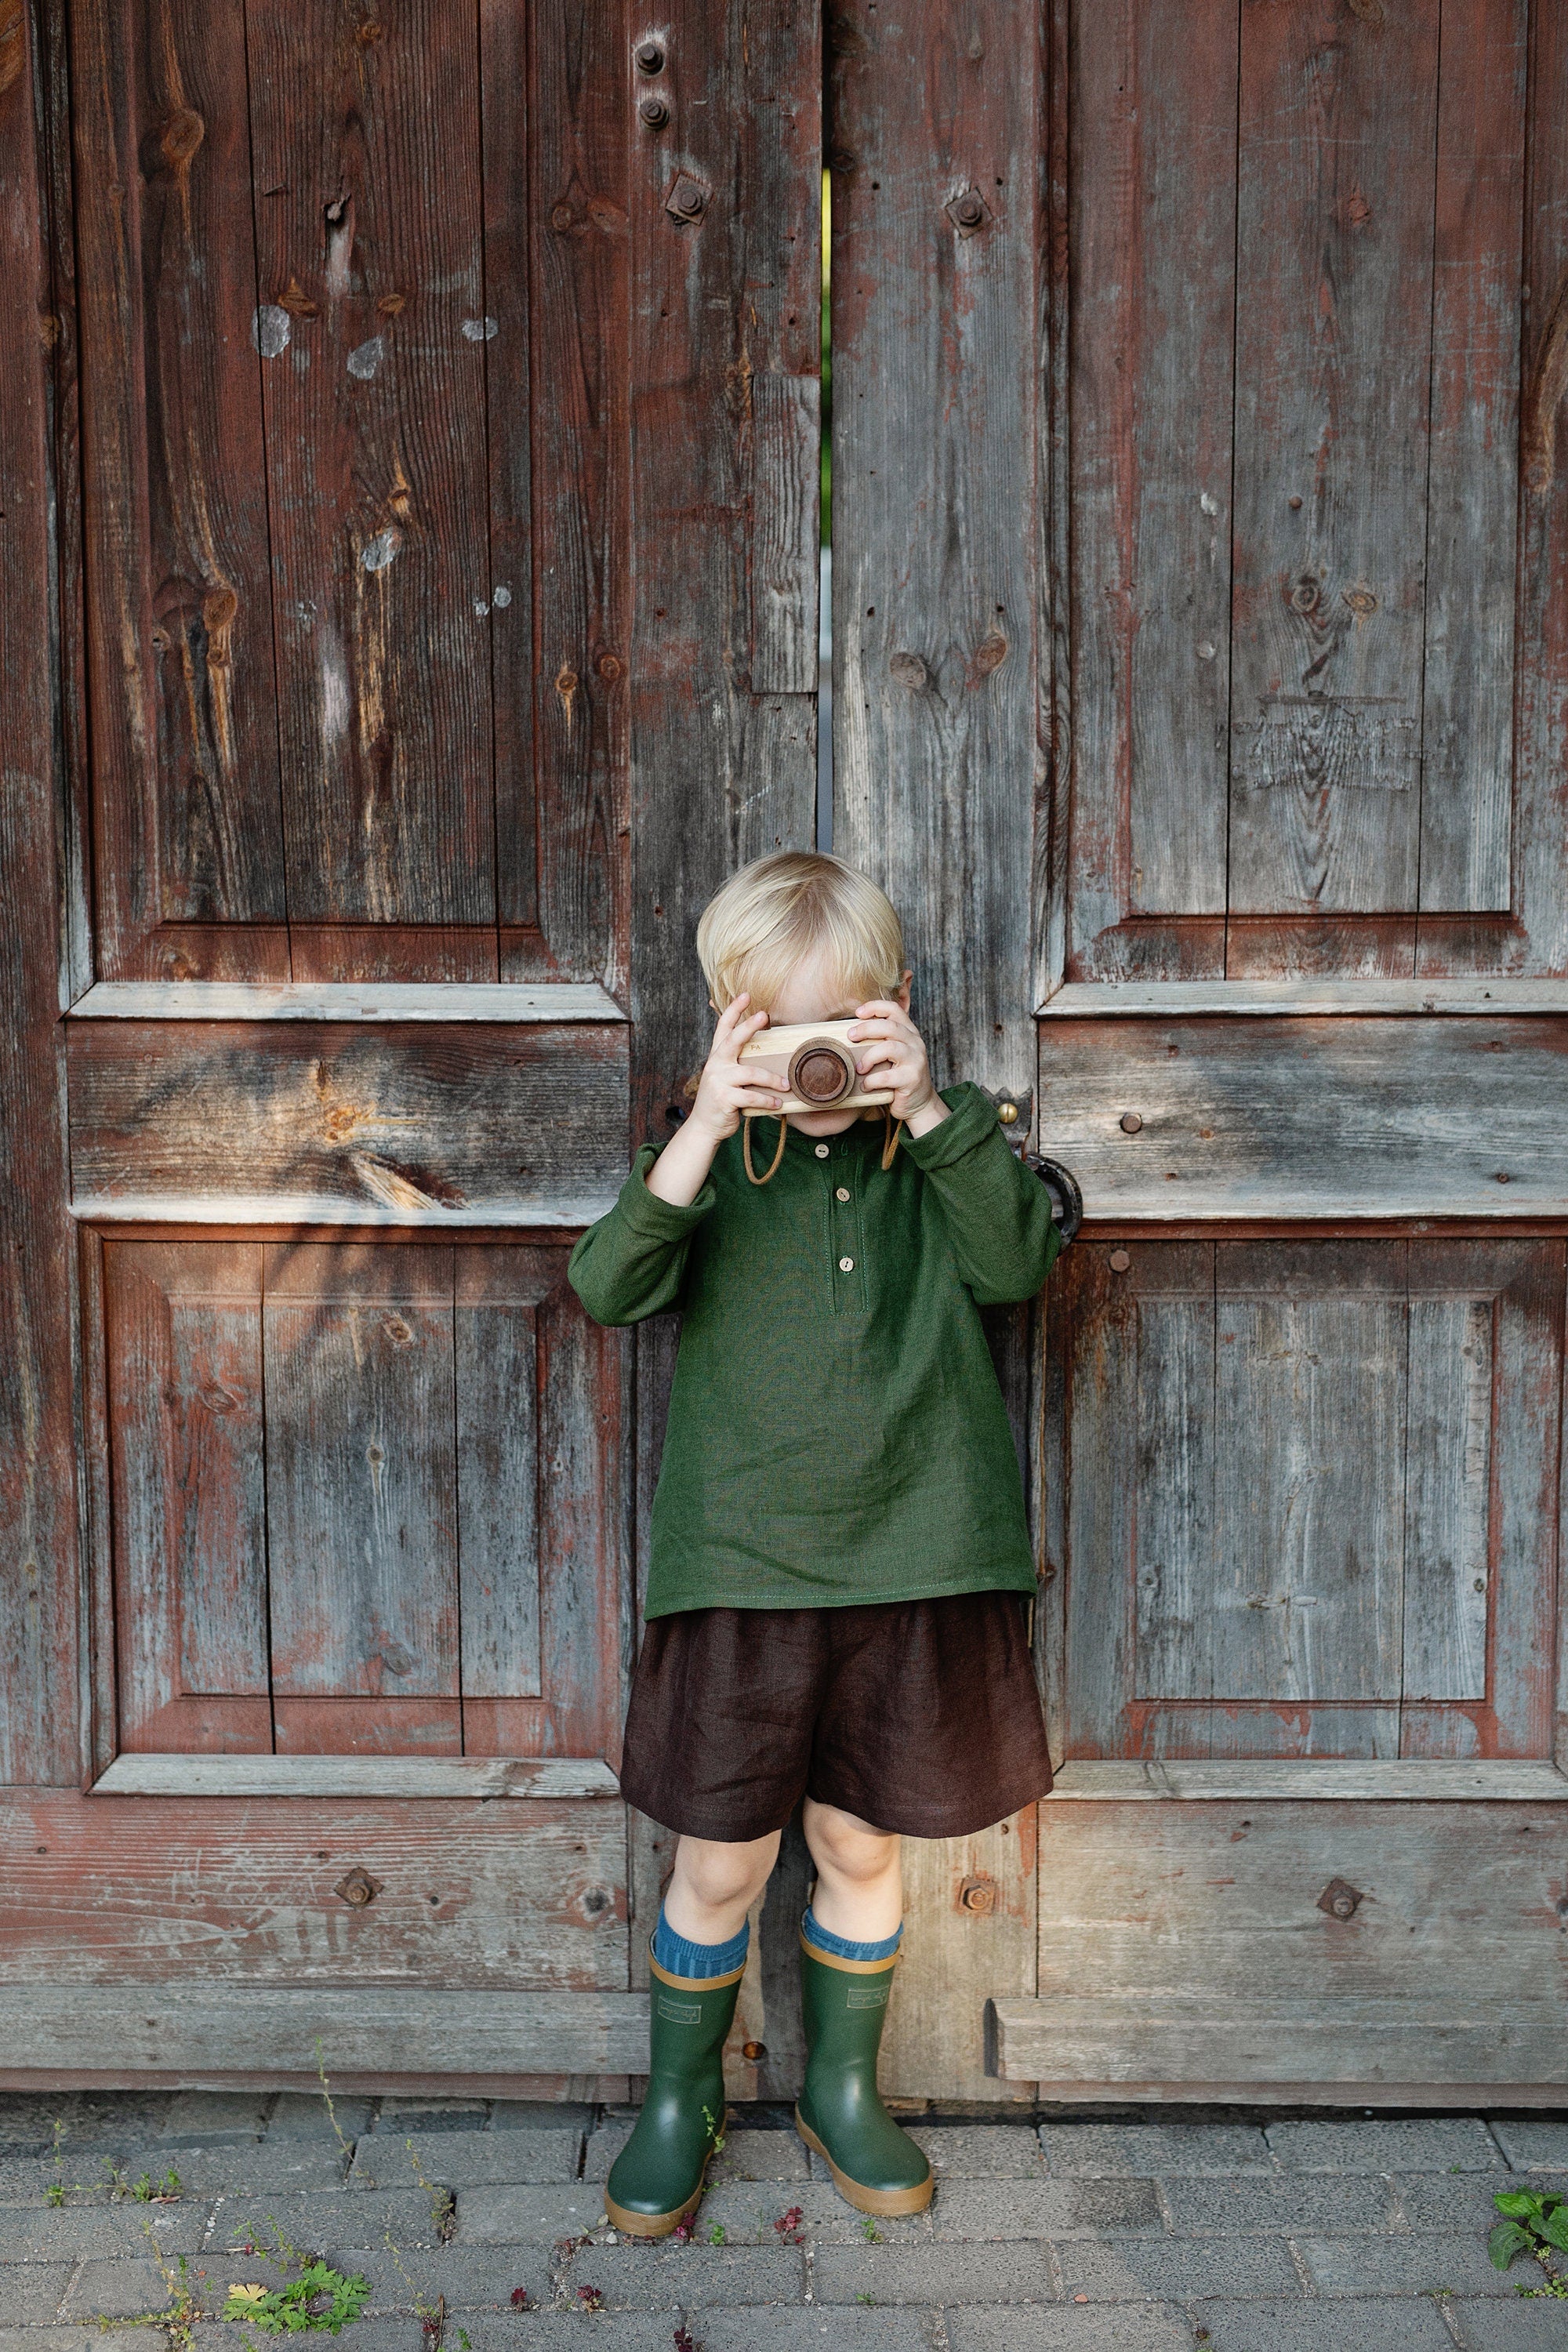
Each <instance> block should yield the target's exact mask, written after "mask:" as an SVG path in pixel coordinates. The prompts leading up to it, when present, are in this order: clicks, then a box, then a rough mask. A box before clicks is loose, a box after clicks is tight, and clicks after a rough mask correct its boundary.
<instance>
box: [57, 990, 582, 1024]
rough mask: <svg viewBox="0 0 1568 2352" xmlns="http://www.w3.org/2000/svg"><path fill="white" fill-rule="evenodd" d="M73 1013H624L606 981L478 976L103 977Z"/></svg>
mask: <svg viewBox="0 0 1568 2352" xmlns="http://www.w3.org/2000/svg"><path fill="white" fill-rule="evenodd" d="M67 1018H68V1019H69V1020H72V1021H451V1022H462V1021H492V1022H493V1021H501V1022H545V1021H625V1020H626V1013H624V1012H623V1011H622V1009H621V1007H620V1006H619V1005H618V1004H617V1003H616V1000H615V998H614V997H613V996H612V995H611V994H610V993H609V991H608V990H607V989H604V988H600V987H598V986H596V985H595V983H593V982H577V981H562V982H552V983H551V984H550V985H548V986H544V985H541V986H539V987H535V988H521V987H516V986H513V985H510V984H509V983H506V982H490V981H477V982H461V983H454V984H453V985H450V986H447V985H444V984H439V983H436V982H395V983H394V982H374V983H372V982H367V983H366V984H365V985H364V986H363V987H359V986H356V985H355V984H354V983H353V982H349V981H330V982H329V981H322V982H298V983H296V982H289V983H278V984H268V983H266V982H249V981H228V980H184V981H141V980H100V981H99V982H97V984H96V985H95V986H94V987H92V988H89V990H88V992H87V993H86V995H85V996H80V997H79V998H78V999H77V1001H76V1003H74V1004H73V1005H72V1006H71V1008H70V1010H69V1013H68V1015H67Z"/></svg>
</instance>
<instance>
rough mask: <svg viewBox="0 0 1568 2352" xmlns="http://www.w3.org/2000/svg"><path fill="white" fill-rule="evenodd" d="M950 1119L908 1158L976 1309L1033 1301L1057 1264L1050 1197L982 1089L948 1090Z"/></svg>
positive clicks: (907, 1144) (909, 1144)
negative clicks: (937, 1211)
mask: <svg viewBox="0 0 1568 2352" xmlns="http://www.w3.org/2000/svg"><path fill="white" fill-rule="evenodd" d="M942 1100H943V1102H944V1103H946V1105H947V1107H948V1109H949V1111H950V1113H951V1114H952V1115H951V1117H949V1118H944V1119H943V1120H942V1124H941V1126H940V1127H933V1128H931V1129H930V1130H929V1131H928V1132H927V1133H926V1134H924V1135H921V1136H910V1135H907V1134H906V1135H905V1137H904V1139H903V1140H902V1142H901V1144H900V1150H903V1151H907V1152H908V1153H909V1155H910V1159H911V1160H913V1161H914V1163H915V1165H916V1167H917V1168H919V1169H920V1171H921V1173H922V1175H923V1176H924V1177H925V1180H926V1182H927V1184H928V1185H929V1186H930V1188H931V1191H932V1192H934V1193H935V1194H936V1196H937V1199H938V1200H939V1201H940V1202H941V1203H942V1214H943V1216H944V1218H945V1220H946V1223H947V1229H948V1234H949V1236H950V1238H951V1240H952V1248H953V1255H954V1256H955V1257H956V1258H957V1260H958V1270H959V1273H960V1275H961V1276H963V1281H964V1283H965V1284H966V1285H967V1286H968V1288H969V1291H970V1293H971V1295H972V1297H973V1299H974V1302H975V1304H976V1306H979V1307H1000V1306H1004V1305H1011V1304H1012V1303H1013V1302H1014V1301H1016V1300H1017V1299H1020V1298H1032V1297H1034V1295H1035V1293H1036V1291H1037V1290H1038V1289H1039V1287H1040V1286H1041V1284H1042V1283H1043V1282H1044V1281H1045V1278H1046V1276H1047V1274H1048V1273H1049V1272H1050V1270H1051V1266H1052V1265H1053V1264H1054V1263H1055V1260H1056V1256H1057V1253H1058V1250H1059V1249H1060V1247H1061V1235H1060V1234H1059V1233H1058V1230H1057V1227H1056V1225H1055V1224H1054V1223H1052V1220H1051V1201H1050V1195H1049V1193H1048V1192H1047V1190H1046V1188H1045V1186H1044V1185H1043V1184H1042V1183H1041V1182H1040V1180H1039V1178H1038V1177H1037V1176H1036V1175H1035V1174H1034V1173H1033V1172H1032V1171H1030V1170H1029V1169H1027V1168H1026V1167H1025V1166H1024V1165H1023V1163H1022V1161H1021V1160H1017V1159H1016V1157H1015V1156H1014V1154H1013V1152H1012V1150H1010V1149H1009V1147H1008V1143H1007V1139H1006V1137H1005V1134H1004V1133H1003V1131H1002V1124H1001V1121H1000V1120H999V1119H998V1118H997V1116H996V1107H995V1105H994V1103H993V1102H992V1101H991V1100H990V1099H989V1097H987V1096H985V1095H984V1094H983V1093H982V1092H981V1090H980V1088H979V1087H976V1086H971V1085H968V1084H964V1085H963V1086H956V1087H943V1088H942Z"/></svg>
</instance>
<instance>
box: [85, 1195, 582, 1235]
mask: <svg viewBox="0 0 1568 2352" xmlns="http://www.w3.org/2000/svg"><path fill="white" fill-rule="evenodd" d="M615 1204H616V1195H615V1193H614V1192H590V1193H587V1194H584V1196H583V1197H582V1198H581V1199H575V1200H573V1199H565V1200H559V1201H541V1200H527V1199H524V1200H521V1201H519V1202H518V1203H517V1205H516V1206H515V1207H514V1208H508V1207H507V1206H505V1205H504V1204H498V1203H496V1202H489V1203H488V1204H487V1203H477V1204H476V1205H474V1206H473V1207H471V1208H461V1209H449V1208H447V1207H445V1206H444V1205H443V1204H442V1203H441V1202H436V1201H433V1202H429V1203H428V1205H427V1206H426V1207H425V1208H422V1209H415V1208H407V1209H405V1208H394V1207H391V1206H390V1205H388V1206H382V1205H378V1204H376V1203H374V1202H355V1201H335V1200H333V1199H331V1196H330V1195H328V1194H326V1193H321V1192H310V1193H304V1192H268V1193H254V1194H252V1193H245V1192H237V1193H235V1194H234V1195H232V1197H231V1196H230V1195H228V1194H226V1193H222V1194H219V1193H214V1194H211V1195H208V1196H206V1197H205V1198H203V1197H201V1196H199V1195H196V1194H191V1193H184V1194H180V1195H178V1196H174V1195H170V1194H164V1193H137V1192H129V1193H108V1192H87V1193H82V1194H80V1195H79V1196H78V1198H77V1199H76V1200H74V1201H72V1202H71V1203H70V1213H71V1215H72V1216H73V1217H75V1218H76V1219H77V1221H78V1223H82V1224H95V1225H97V1224H116V1225H171V1224H172V1225H235V1226H240V1225H244V1226H250V1225H265V1226H268V1227H269V1228H271V1227H276V1228H278V1229H279V1232H281V1233H283V1234H288V1235H289V1238H293V1236H294V1235H295V1234H296V1233H297V1232H298V1229H299V1228H300V1226H302V1225H307V1226H308V1225H363V1226H365V1227H367V1228H368V1227H370V1226H378V1225H397V1226H407V1227H414V1226H420V1227H423V1228H426V1229H428V1228H430V1227H432V1226H435V1227H437V1228H438V1229H440V1230H441V1231H442V1232H446V1231H447V1230H448V1229H452V1230H458V1231H461V1230H462V1229H464V1228H466V1227H472V1228H474V1229H475V1230H479V1229H488V1230H490V1231H494V1232H500V1231H501V1230H503V1229H505V1230H507V1231H512V1230H522V1231H528V1230H534V1231H542V1230H544V1229H545V1228H548V1229H549V1230H550V1231H552V1232H554V1231H556V1230H558V1229H564V1230H567V1231H570V1232H573V1233H576V1232H580V1231H582V1230H583V1229H584V1227H585V1226H588V1225H591V1224H594V1223H596V1221H597V1220H598V1219H599V1218H600V1217H602V1216H603V1215H604V1214H605V1211H606V1210H609V1209H613V1208H614V1207H615Z"/></svg>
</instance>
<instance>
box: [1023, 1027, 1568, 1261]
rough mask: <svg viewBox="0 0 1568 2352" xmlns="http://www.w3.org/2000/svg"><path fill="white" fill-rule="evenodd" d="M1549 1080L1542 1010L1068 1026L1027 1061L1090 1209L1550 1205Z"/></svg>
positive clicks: (1443, 1209)
mask: <svg viewBox="0 0 1568 2352" xmlns="http://www.w3.org/2000/svg"><path fill="white" fill-rule="evenodd" d="M1565 1087H1568V1064H1565V1062H1564V1059H1563V1028H1562V1024H1561V1023H1560V1022H1558V1021H1556V1020H1553V1019H1552V1018H1551V1017H1549V1016H1547V1015H1536V1016H1522V1015H1521V1016H1517V1017H1514V1016H1505V1017H1503V1018H1500V1019H1495V1020H1489V1019H1464V1020H1453V1021H1408V1020H1402V1019H1399V1018H1395V1017H1386V1018H1384V1017H1378V1018H1369V1019H1365V1020H1357V1021H1353V1022H1352V1021H1340V1020H1334V1019H1331V1018H1327V1017H1313V1018H1311V1019H1302V1020H1285V1019H1274V1018H1271V1017H1268V1016H1261V1015H1260V1016H1259V1017H1258V1018H1257V1019H1253V1020H1247V1021H1245V1022H1238V1023H1234V1024H1231V1023H1225V1022H1222V1021H1219V1020H1212V1021H1211V1020H1206V1019H1201V1018H1200V1019H1195V1020H1193V1021H1191V1022H1184V1021H1173V1022H1164V1023H1161V1022H1156V1021H1151V1020H1142V1019H1141V1020H1137V1021H1132V1022H1128V1023H1120V1022H1110V1021H1107V1022H1096V1021H1091V1020H1084V1021H1070V1022H1063V1023H1061V1024H1059V1026H1056V1027H1053V1028H1052V1029H1051V1031H1050V1033H1049V1035H1048V1038H1047V1041H1046V1044H1045V1046H1044V1048H1043V1051H1042V1055H1041V1068H1040V1087H1039V1105H1040V1108H1039V1116H1038V1133H1039V1138H1040V1146H1041V1149H1042V1150H1045V1151H1047V1152H1049V1153H1051V1154H1052V1155H1053V1156H1055V1157H1057V1158H1058V1159H1061V1160H1065V1161H1066V1162H1067V1164H1068V1166H1069V1167H1070V1168H1071V1169H1072V1170H1073V1171H1074V1173H1075V1174H1076V1175H1077V1177H1078V1180H1079V1183H1080V1184H1081V1185H1082V1187H1083V1192H1084V1201H1085V1205H1086V1208H1087V1210H1088V1213H1089V1215H1090V1216H1106V1215H1116V1214H1127V1215H1131V1216H1137V1217H1142V1218H1154V1219H1160V1220H1166V1219H1171V1218H1177V1217H1181V1218H1194V1217H1195V1218H1207V1217H1215V1218H1217V1217H1223V1216H1226V1215H1229V1216H1240V1217H1305V1218H1314V1219H1316V1218H1330V1217H1349V1218H1355V1217H1370V1216H1388V1217H1420V1216H1475V1217H1503V1216H1520V1215H1528V1214H1529V1213H1531V1211H1532V1210H1533V1211H1540V1212H1542V1213H1559V1212H1561V1210H1562V1209H1563V1206H1564V1205H1565V1204H1568V1156H1565V1155H1564V1153H1563V1149H1562V1146H1561V1143H1560V1140H1559V1138H1560V1135H1561V1133H1562V1131H1563V1118H1562V1117H1561V1116H1560V1114H1559V1113H1558V1112H1557V1111H1556V1109H1555V1108H1553V1106H1555V1104H1556V1103H1557V1102H1558V1100H1559V1099H1560V1097H1562V1096H1563V1091H1564V1088H1565ZM1129 1116H1135V1117H1136V1118H1139V1119H1140V1120H1141V1121H1142V1125H1141V1126H1140V1127H1139V1128H1138V1129H1137V1130H1136V1131H1135V1132H1132V1133H1128V1132H1127V1131H1126V1130H1125V1129H1123V1128H1122V1126H1121V1120H1122V1119H1123V1118H1126V1117H1129Z"/></svg>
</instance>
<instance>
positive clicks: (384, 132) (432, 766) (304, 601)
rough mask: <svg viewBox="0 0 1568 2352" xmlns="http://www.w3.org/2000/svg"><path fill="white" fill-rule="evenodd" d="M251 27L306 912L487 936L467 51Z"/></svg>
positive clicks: (320, 8) (281, 659)
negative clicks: (284, 337)
mask: <svg viewBox="0 0 1568 2352" xmlns="http://www.w3.org/2000/svg"><path fill="white" fill-rule="evenodd" d="M246 26H247V47H248V56H249V60H250V100H251V120H252V131H253V138H254V142H255V161H256V173H257V184H258V190H266V191H270V192H271V193H269V194H258V201H257V205H256V245H257V266H258V272H259V276H260V289H259V291H260V297H261V299H262V301H263V302H264V303H266V304H267V305H268V307H269V313H270V311H271V310H281V311H282V312H283V313H284V316H285V317H286V318H287V319H288V320H289V321H290V322H291V323H290V329H289V342H288V344H287V346H286V347H285V348H283V349H282V350H279V352H276V354H275V355H274V356H273V357H271V358H269V359H268V360H267V361H266V362H265V366H264V371H263V376H262V383H263V390H264V399H265V415H266V430H267V463H268V503H269V511H270V514H271V518H272V560H273V566H274V576H275V579H276V583H277V598H278V607H277V632H276V634H277V660H278V709H279V748H280V751H281V756H282V773H283V793H284V822H285V828H286V838H287V842H288V856H289V911H290V914H291V916H292V917H293V918H294V919H296V920H301V919H302V920H306V921H317V922H323V921H326V922H330V921H333V920H336V921H345V920H347V921H353V920H356V919H357V920H360V921H368V922H392V923H397V922H426V923H437V924H440V923H468V924H487V923H488V924H493V923H494V920H495V914H496V896H495V825H494V813H493V760H494V747H493V742H492V737H491V726H490V698H489V658H488V655H489V625H488V619H487V616H486V614H485V612H484V611H482V610H480V609H477V608H480V607H485V606H488V604H489V589H490V576H489V546H488V540H489V531H488V505H489V499H488V491H487V484H486V457H485V378H486V370H487V367H488V366H489V341H488V340H487V338H488V333H489V331H488V325H487V320H488V317H489V315H490V314H489V313H487V311H486V310H485V273H484V266H483V219H482V211H481V200H480V182H479V91H478V77H477V73H476V63H477V60H476V57H475V52H474V44H473V26H472V23H471V22H470V24H469V26H468V38H467V39H466V40H455V39H453V38H452V37H451V36H450V28H449V26H447V19H446V16H445V14H444V12H443V11H441V10H440V9H438V8H435V7H432V6H429V5H424V6H420V7H417V8H416V9H414V10H412V11H409V12H406V13H405V14H401V15H399V16H396V17H395V18H391V19H388V20H387V21H385V22H382V21H380V20H376V21H375V22H374V25H371V24H369V22H368V20H367V21H366V22H364V23H362V24H360V25H358V26H354V25H353V24H351V23H350V22H349V20H348V19H347V18H345V16H344V15H343V12H342V9H341V8H340V7H339V6H338V5H336V0H306V5H300V0H287V5H284V0H259V5H257V0H252V5H250V7H249V8H248V10H247V19H246ZM302 86H303V87H307V88H309V89H311V90H312V91H314V92H315V93H316V94H317V102H316V103H315V104H313V105H311V106H310V107H301V106H300V105H299V103H298V93H299V90H300V88H301V87H302ZM335 976H336V977H342V978H348V977H352V976H353V975H350V974H347V973H343V974H338V975H335Z"/></svg>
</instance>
